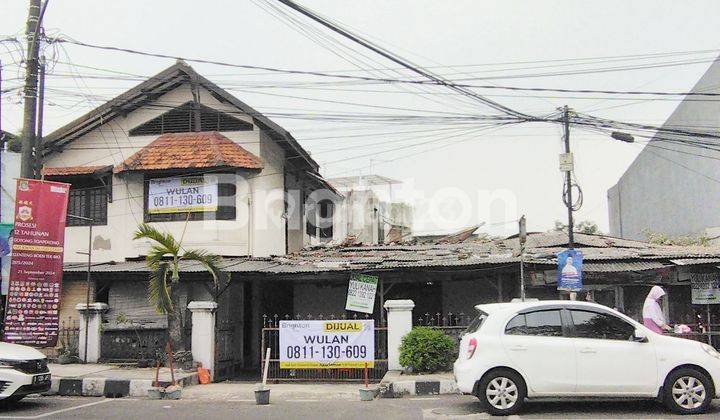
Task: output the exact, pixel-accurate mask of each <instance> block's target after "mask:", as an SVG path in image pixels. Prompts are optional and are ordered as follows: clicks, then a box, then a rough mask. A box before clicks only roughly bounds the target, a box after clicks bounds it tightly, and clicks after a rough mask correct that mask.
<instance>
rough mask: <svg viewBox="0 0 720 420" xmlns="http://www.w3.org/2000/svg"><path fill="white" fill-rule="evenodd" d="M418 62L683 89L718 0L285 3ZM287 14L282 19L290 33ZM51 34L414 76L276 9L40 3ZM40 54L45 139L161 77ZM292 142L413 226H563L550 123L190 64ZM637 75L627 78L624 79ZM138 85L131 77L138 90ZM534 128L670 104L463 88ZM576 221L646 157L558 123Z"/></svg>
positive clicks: (251, 61)
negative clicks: (44, 68)
mask: <svg viewBox="0 0 720 420" xmlns="http://www.w3.org/2000/svg"><path fill="white" fill-rule="evenodd" d="M298 1H299V3H301V4H302V5H304V6H306V7H308V8H310V9H312V10H314V11H316V12H318V13H319V14H321V15H323V16H324V17H326V18H329V19H331V20H332V21H334V22H336V23H340V24H341V25H342V26H344V27H346V28H350V29H351V30H352V31H353V32H354V33H357V34H361V35H362V36H364V37H365V38H367V39H369V40H370V41H372V42H373V43H375V44H377V45H380V46H382V47H383V48H385V49H386V50H389V51H391V52H393V53H394V54H396V55H399V56H401V57H403V58H405V59H408V60H410V61H412V62H413V63H414V64H415V65H417V66H420V67H422V68H424V69H429V70H431V71H432V72H434V73H436V74H439V75H441V76H443V77H445V78H447V79H451V80H454V81H460V80H461V81H462V82H464V83H468V84H472V85H475V86H501V87H508V86H509V87H523V88H553V89H592V90H614V91H634V90H643V91H662V92H686V91H688V90H690V89H691V88H692V86H693V85H694V84H695V82H696V81H697V80H698V79H699V78H700V77H701V76H702V74H703V73H704V72H705V71H706V69H707V68H708V67H709V65H710V63H711V61H712V60H713V59H714V58H715V57H716V56H717V55H718V53H719V52H720V49H719V48H720V47H719V46H718V44H719V43H720V42H719V40H720V26H718V25H716V24H714V22H712V21H711V20H710V19H708V16H718V15H720V2H717V1H686V2H677V1H659V0H650V1H645V0H634V1H632V2H628V1H615V0H606V1H602V2H589V1H585V2H578V1H532V2H530V1H512V0H500V1H463V0H453V1H452V2H450V1H440V0H434V1H429V0H394V1H392V2H389V1H375V0H365V1H362V2H357V1H345V0H298ZM27 6H28V2H27V1H25V0H0V39H4V38H7V37H18V38H20V37H21V36H22V32H23V29H24V24H25V19H26V17H27ZM288 16H290V17H291V19H293V20H291V21H288V20H287V19H288ZM45 29H46V33H47V35H48V36H49V37H59V38H67V39H74V40H77V41H82V42H85V43H89V44H97V45H104V46H115V47H122V48H129V49H134V50H139V51H145V52H153V53H159V54H165V55H170V56H173V57H175V56H180V57H186V58H194V59H205V60H213V61H219V62H224V63H232V64H238V65H249V66H261V67H272V68H281V69H291V70H300V71H314V72H325V73H332V74H344V75H353V76H364V77H374V78H392V79H411V78H417V76H415V75H413V74H412V73H410V72H408V71H407V70H401V69H399V67H398V65H397V64H395V63H392V62H389V61H388V60H386V59H384V58H382V57H380V56H379V55H377V54H375V53H373V52H371V51H369V50H366V49H364V48H363V47H361V46H358V45H356V44H352V43H350V42H347V41H345V40H342V39H341V38H339V37H338V36H336V35H333V34H331V32H330V31H329V30H328V29H326V28H323V27H320V26H319V25H317V24H315V23H313V22H311V21H310V20H309V19H307V18H305V17H302V16H300V15H297V14H295V13H293V12H291V11H290V10H289V9H288V8H287V7H285V6H283V5H281V4H280V3H279V2H277V1H276V0H243V1H220V0H205V1H203V2H197V1H193V0H173V1H170V0H154V1H146V0H142V1H141V0H125V1H122V2H117V1H114V2H111V1H96V0H95V1H93V0H51V1H50V3H49V6H48V10H47V13H46V16H45ZM44 51H45V55H46V57H47V58H48V62H49V70H48V79H47V107H46V116H47V118H46V120H45V129H46V132H49V131H51V130H52V129H54V128H57V127H60V126H62V125H64V124H65V123H67V122H69V121H70V120H72V119H73V118H75V117H78V116H80V115H82V114H83V113H85V112H87V111H89V110H91V109H92V108H94V107H96V106H98V105H100V104H102V103H103V102H105V101H106V100H108V99H110V98H112V97H113V96H115V95H117V94H119V93H121V92H123V91H124V90H126V89H127V88H130V87H132V86H133V85H135V84H137V83H139V81H140V80H142V77H148V76H151V75H153V74H156V73H157V72H159V71H161V70H162V69H164V68H166V67H168V66H170V65H172V64H173V63H174V60H173V59H161V58H154V57H147V56H140V55H133V54H127V53H123V52H117V51H106V50H99V49H92V48H87V47H82V46H77V45H72V44H68V43H54V44H51V45H48V46H45V47H44ZM20 58H21V55H20V52H19V51H18V47H17V45H16V44H14V43H11V42H5V43H2V44H0V60H2V63H3V79H4V80H3V89H9V88H13V87H17V86H20V84H21V83H22V76H23V69H22V68H20V67H19V66H18V63H19V62H20ZM189 64H191V65H192V66H193V67H194V68H195V69H196V70H198V71H199V72H200V73H201V74H203V75H205V76H206V77H208V78H209V79H210V80H212V81H214V82H215V83H216V84H218V85H219V86H220V87H223V88H226V89H228V90H229V91H230V92H231V93H232V94H234V95H235V96H237V97H238V98H240V99H241V100H243V101H244V102H246V103H248V104H249V105H251V106H253V107H254V108H255V109H257V110H259V111H261V112H263V113H266V114H267V115H269V116H270V118H271V119H273V120H274V121H276V122H277V123H279V124H281V125H282V126H283V127H285V128H286V129H287V130H289V131H290V132H291V133H292V134H293V135H294V136H295V137H296V138H297V139H298V140H299V142H300V143H301V144H302V145H303V146H304V147H305V148H306V149H307V150H309V151H310V152H311V154H312V156H313V157H314V159H315V160H316V161H318V162H319V163H320V164H321V172H322V174H323V175H324V176H326V177H330V178H331V177H334V176H350V175H367V174H371V173H373V174H378V175H383V176H387V177H390V178H393V179H397V180H399V181H402V185H398V186H395V187H394V190H393V194H394V197H395V198H397V199H402V200H406V201H410V202H411V203H412V204H413V205H414V206H415V208H416V220H415V226H414V227H415V230H416V231H419V232H425V233H442V232H448V231H452V230H459V229H461V228H463V227H465V226H469V225H474V224H479V223H485V226H484V227H483V230H484V231H486V232H489V233H491V234H493V235H508V234H512V233H514V232H516V230H517V223H516V221H517V219H518V217H519V216H520V215H523V214H524V215H526V217H527V222H528V230H531V231H544V230H548V229H550V228H552V227H553V224H554V221H555V220H565V218H566V217H567V212H566V210H565V207H564V204H563V201H562V190H563V177H562V174H561V173H560V172H559V169H558V154H559V153H560V152H561V151H562V147H563V145H562V140H561V135H562V129H561V127H560V126H559V125H558V124H555V123H548V122H542V123H524V124H517V125H511V126H506V127H498V126H497V124H495V123H493V124H492V125H487V123H486V122H483V121H478V119H477V118H478V116H488V115H493V116H497V115H498V114H499V113H498V112H497V111H495V110H492V109H490V108H488V107H487V106H485V105H484V104H482V103H480V102H478V101H475V100H472V99H470V98H467V97H463V96H461V95H458V94H456V93H455V92H453V91H451V90H449V89H447V88H444V87H439V86H434V87H429V86H417V85H409V84H397V83H395V84H388V83H378V82H374V83H367V82H358V81H356V80H345V79H338V78H330V77H320V76H308V75H291V74H287V73H273V72H268V71H265V70H252V69H243V68H237V67H229V66H218V65H212V64H202V63H194V62H189ZM638 67H640V68H638ZM141 76H142V77H141ZM473 91H474V92H476V93H478V94H480V95H483V96H485V97H487V98H489V99H491V100H493V101H495V102H499V103H502V104H504V105H505V106H508V107H510V108H513V109H515V110H518V111H521V112H524V113H527V114H531V115H534V116H545V115H549V114H552V113H555V112H557V109H558V108H559V107H561V106H563V105H568V106H569V107H571V108H572V109H573V110H574V111H576V112H580V113H584V114H590V115H593V116H596V117H603V118H609V119H613V120H619V121H626V122H634V123H643V124H652V125H660V124H662V123H663V121H664V120H665V119H666V118H667V116H668V115H669V114H670V113H671V112H672V110H673V109H674V108H675V106H676V105H677V103H678V101H679V100H680V99H682V97H679V96H674V97H663V98H658V97H657V96H639V95H619V94H579V93H557V92H538V91H512V90H505V89H491V88H486V87H485V88H479V87H478V88H473ZM20 100H21V97H20V96H19V91H18V90H13V91H11V92H9V93H6V94H3V97H2V117H1V118H2V127H3V129H5V130H8V131H15V132H17V131H19V127H20V125H21V116H22V114H21V111H22V104H21V101H20ZM571 147H572V150H573V152H574V155H575V178H576V182H577V183H578V185H580V187H581V188H582V191H583V204H582V207H581V208H580V210H579V211H577V213H576V220H591V221H594V222H596V223H597V224H598V225H599V226H600V228H601V230H603V231H607V230H608V212H607V189H608V188H610V187H611V186H612V185H614V184H615V182H617V180H618V178H619V177H620V176H621V175H622V173H623V172H624V170H625V169H626V168H627V167H628V165H629V164H630V163H631V162H632V160H633V159H634V158H635V156H636V155H637V154H638V153H639V152H640V151H641V150H642V147H643V144H642V143H641V142H640V143H636V144H626V143H621V142H618V141H616V140H613V139H611V138H610V137H609V136H608V135H607V134H601V133H597V132H589V131H586V130H583V129H581V128H579V127H575V126H573V127H571Z"/></svg>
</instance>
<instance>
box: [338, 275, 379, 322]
mask: <svg viewBox="0 0 720 420" xmlns="http://www.w3.org/2000/svg"><path fill="white" fill-rule="evenodd" d="M377 285H378V278H377V277H376V276H368V275H365V274H352V275H351V276H350V283H349V284H348V292H347V299H346V300H345V310H346V311H355V312H363V313H366V314H371V313H373V311H374V308H375V292H377Z"/></svg>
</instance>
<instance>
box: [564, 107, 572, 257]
mask: <svg viewBox="0 0 720 420" xmlns="http://www.w3.org/2000/svg"><path fill="white" fill-rule="evenodd" d="M562 112H563V118H562V120H563V133H564V134H563V140H564V142H565V153H564V154H563V155H561V156H560V170H562V171H564V172H565V194H564V195H565V197H564V198H565V205H566V206H567V210H568V248H570V249H573V248H575V237H574V233H573V199H572V171H573V169H574V164H575V163H574V160H573V155H572V153H571V152H570V108H568V106H567V105H565V106H564V107H563V108H562Z"/></svg>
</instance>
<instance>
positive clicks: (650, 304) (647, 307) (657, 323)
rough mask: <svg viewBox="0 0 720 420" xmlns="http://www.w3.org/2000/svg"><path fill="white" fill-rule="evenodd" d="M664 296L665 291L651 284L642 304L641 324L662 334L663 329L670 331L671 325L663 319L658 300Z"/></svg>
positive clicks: (663, 315)
mask: <svg viewBox="0 0 720 420" xmlns="http://www.w3.org/2000/svg"><path fill="white" fill-rule="evenodd" d="M664 296H665V291H664V290H663V288H662V287H660V286H653V287H652V289H650V293H648V295H647V297H646V298H645V304H644V305H643V313H642V315H643V325H645V326H646V327H647V328H649V329H651V330H652V331H654V332H656V333H658V334H662V333H663V331H671V330H672V327H671V326H669V325H668V323H667V321H666V320H665V314H664V313H663V311H662V307H661V306H660V302H661V301H662V299H663V297H664Z"/></svg>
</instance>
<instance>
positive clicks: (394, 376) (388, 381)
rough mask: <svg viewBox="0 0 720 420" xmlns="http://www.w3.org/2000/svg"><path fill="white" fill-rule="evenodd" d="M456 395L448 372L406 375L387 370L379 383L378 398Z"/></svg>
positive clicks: (453, 380) (450, 374)
mask: <svg viewBox="0 0 720 420" xmlns="http://www.w3.org/2000/svg"><path fill="white" fill-rule="evenodd" d="M458 393H459V391H458V389H457V384H456V383H455V379H454V378H453V375H452V373H450V372H445V373H436V374H428V375H406V374H403V373H402V372H401V371H399V370H389V371H388V372H387V373H386V374H385V376H384V377H383V379H382V381H380V398H402V397H403V396H405V395H439V394H458Z"/></svg>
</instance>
